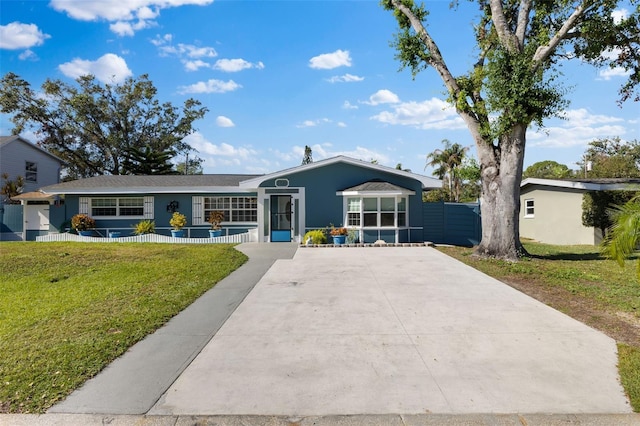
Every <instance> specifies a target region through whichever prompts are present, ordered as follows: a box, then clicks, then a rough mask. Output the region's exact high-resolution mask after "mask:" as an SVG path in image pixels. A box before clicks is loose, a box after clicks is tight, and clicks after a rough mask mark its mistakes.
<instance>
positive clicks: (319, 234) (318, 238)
mask: <svg viewBox="0 0 640 426" xmlns="http://www.w3.org/2000/svg"><path fill="white" fill-rule="evenodd" d="M309 238H311V244H327V236H326V235H325V234H324V231H322V230H321V229H314V230H313V231H309V232H307V233H306V234H304V238H303V242H304V243H305V244H306V243H307V240H308V239H309Z"/></svg>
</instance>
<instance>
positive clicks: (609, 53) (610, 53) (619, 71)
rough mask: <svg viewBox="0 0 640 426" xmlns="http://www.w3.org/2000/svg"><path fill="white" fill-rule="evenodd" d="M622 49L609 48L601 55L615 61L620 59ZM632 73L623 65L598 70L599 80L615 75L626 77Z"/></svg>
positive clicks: (609, 78)
mask: <svg viewBox="0 0 640 426" xmlns="http://www.w3.org/2000/svg"><path fill="white" fill-rule="evenodd" d="M620 53H622V51H621V50H620V49H609V50H606V51H604V52H602V54H601V55H600V56H602V58H604V59H606V60H608V61H614V60H616V59H618V57H619V56H620ZM630 74H631V70H628V71H627V70H625V69H624V68H622V67H613V68H606V69H603V70H600V71H599V72H598V80H611V79H612V78H613V77H626V76H628V75H630Z"/></svg>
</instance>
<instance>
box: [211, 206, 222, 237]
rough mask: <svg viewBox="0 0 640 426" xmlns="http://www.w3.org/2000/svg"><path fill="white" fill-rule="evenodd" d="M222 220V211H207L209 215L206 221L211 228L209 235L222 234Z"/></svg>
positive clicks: (217, 235) (216, 235)
mask: <svg viewBox="0 0 640 426" xmlns="http://www.w3.org/2000/svg"><path fill="white" fill-rule="evenodd" d="M223 220H224V212H222V211H220V210H214V211H212V212H211V213H209V217H208V218H207V222H209V223H210V224H211V229H209V237H211V238H213V237H219V236H221V235H222V228H221V227H220V224H221V223H222V221H223Z"/></svg>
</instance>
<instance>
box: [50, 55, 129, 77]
mask: <svg viewBox="0 0 640 426" xmlns="http://www.w3.org/2000/svg"><path fill="white" fill-rule="evenodd" d="M58 69H60V71H61V72H62V73H63V74H64V75H66V76H67V77H71V78H78V77H80V76H83V75H87V74H93V75H94V76H95V77H96V78H97V79H98V80H100V81H102V82H103V83H122V82H123V81H124V80H125V79H126V78H127V77H131V76H132V75H133V73H132V72H131V70H130V69H129V67H128V66H127V63H126V62H125V60H124V59H123V58H121V57H120V56H118V55H115V54H113V53H107V54H106V55H102V56H101V57H100V58H98V59H97V60H95V61H89V60H85V59H74V60H73V61H71V62H66V63H64V64H61V65H59V66H58Z"/></svg>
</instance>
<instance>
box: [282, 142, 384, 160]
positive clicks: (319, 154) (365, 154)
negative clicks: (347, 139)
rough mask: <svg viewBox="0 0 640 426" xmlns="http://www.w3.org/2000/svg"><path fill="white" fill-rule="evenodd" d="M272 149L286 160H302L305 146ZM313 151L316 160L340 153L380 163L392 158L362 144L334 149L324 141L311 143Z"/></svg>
mask: <svg viewBox="0 0 640 426" xmlns="http://www.w3.org/2000/svg"><path fill="white" fill-rule="evenodd" d="M270 151H271V153H272V156H273V157H276V158H278V159H280V160H281V161H284V162H291V161H295V160H302V156H303V155H304V147H303V146H302V147H301V146H294V147H292V148H291V151H290V152H281V151H277V150H270ZM311 151H312V153H313V159H314V161H318V160H323V159H325V158H330V157H335V156H338V155H344V156H347V157H351V158H355V159H358V160H363V161H371V160H377V161H378V163H379V164H389V163H390V162H391V159H390V158H389V157H388V156H387V155H385V154H383V153H380V152H378V151H375V150H371V149H369V148H365V147H362V146H356V147H355V148H354V149H350V150H336V149H333V145H332V144H330V143H323V144H314V145H311Z"/></svg>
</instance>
